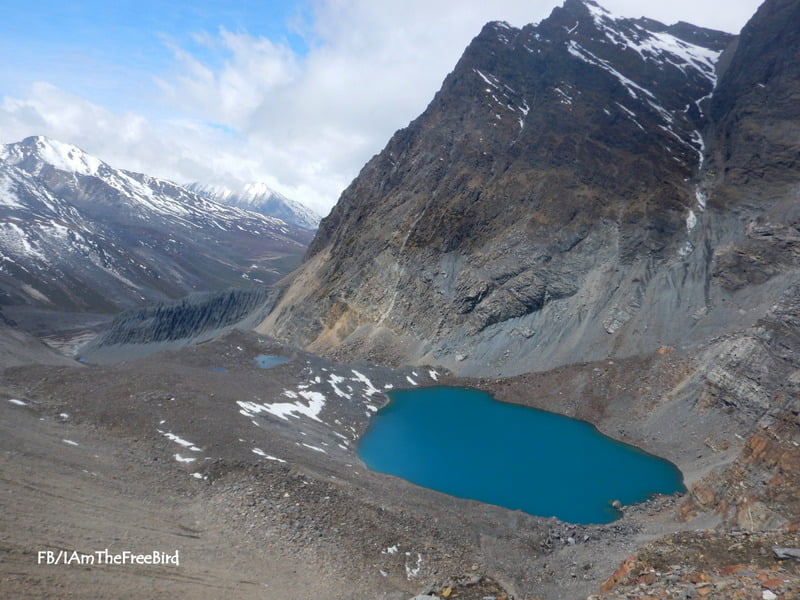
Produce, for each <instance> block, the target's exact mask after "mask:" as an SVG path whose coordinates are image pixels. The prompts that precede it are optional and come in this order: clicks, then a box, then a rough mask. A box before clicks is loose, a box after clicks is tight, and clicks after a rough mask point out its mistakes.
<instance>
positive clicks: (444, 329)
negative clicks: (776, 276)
mask: <svg viewBox="0 0 800 600" xmlns="http://www.w3.org/2000/svg"><path fill="white" fill-rule="evenodd" d="M735 41H736V38H735V37H734V36H733V35H731V34H727V33H723V32H719V31H712V30H708V29H703V28H700V27H695V26H693V25H690V24H688V23H677V24H674V25H669V26H668V25H664V24H662V23H659V22H657V21H654V20H651V19H644V18H643V19H627V18H619V17H615V16H614V15H612V14H610V13H608V12H607V11H606V10H604V9H603V8H601V7H600V6H599V5H597V4H596V3H594V2H592V1H590V0H585V1H581V0H567V1H566V2H565V3H564V5H563V6H562V7H557V8H555V9H554V10H553V11H552V14H551V15H550V16H549V17H548V18H547V19H545V20H543V21H542V22H541V23H539V24H530V25H527V26H525V27H523V28H522V29H517V28H514V27H511V26H509V25H508V24H506V23H501V22H493V23H489V24H487V25H486V26H485V27H484V28H483V30H482V31H481V32H480V33H479V35H478V36H477V37H476V38H475V39H474V40H473V41H472V42H471V44H470V45H469V46H468V47H467V49H466V50H465V52H464V54H463V56H462V57H461V59H460V60H459V62H458V64H457V65H456V67H455V69H454V70H453V72H452V73H450V74H449V75H448V76H447V78H446V79H445V81H444V83H443V85H442V88H441V89H440V90H439V92H438V93H437V94H436V95H435V97H434V98H433V100H432V102H431V103H430V104H429V106H428V107H427V108H426V110H425V111H424V112H423V114H422V115H421V116H420V117H418V118H417V119H415V120H414V121H413V122H412V123H411V124H410V125H409V126H408V127H407V128H405V129H403V130H401V131H399V132H397V133H396V134H395V135H394V136H393V137H392V138H391V140H390V141H389V143H388V144H387V146H386V148H385V149H384V150H383V151H382V152H381V153H380V154H378V155H377V156H376V157H374V158H373V159H372V160H371V161H370V162H369V163H367V165H366V166H365V167H364V168H363V169H362V171H361V173H360V174H359V175H358V177H357V178H356V179H355V180H354V181H353V182H352V184H351V185H350V186H349V187H348V188H347V189H346V190H345V191H344V192H343V194H342V196H341V198H340V199H339V202H338V204H337V205H336V207H335V208H334V209H333V211H332V212H331V214H330V215H329V216H328V217H327V218H325V219H323V221H322V222H321V225H320V228H319V230H318V232H317V235H316V237H315V239H314V241H313V242H312V243H311V246H310V248H309V252H308V255H307V257H306V260H305V262H304V264H303V266H302V267H301V268H300V269H299V270H298V271H297V272H296V273H295V274H294V275H293V276H292V280H291V282H289V283H288V284H287V287H286V288H285V290H284V292H283V296H282V300H281V301H280V302H279V304H278V305H277V307H276V309H275V310H274V311H273V313H272V314H271V315H270V316H269V317H268V319H267V320H265V321H264V323H263V324H262V325H261V326H260V328H259V329H260V330H261V331H265V332H270V333H272V334H273V335H277V336H278V337H281V338H282V339H286V340H290V341H292V342H293V343H296V344H300V345H304V346H306V347H308V348H310V349H313V350H315V351H319V352H324V353H330V354H336V355H337V356H341V357H356V356H368V357H372V358H374V359H377V360H383V361H386V362H389V363H398V362H406V361H410V362H428V363H431V364H441V365H444V366H447V367H448V368H450V369H452V370H454V371H455V372H459V373H462V374H491V375H496V374H513V373H521V372H526V371H530V370H541V369H546V368H550V367H554V366H558V365H561V364H567V363H571V362H575V361H586V360H595V359H599V358H605V357H606V356H625V355H633V354H638V353H641V352H648V351H654V350H655V349H657V348H658V347H660V346H663V345H680V344H684V343H689V342H692V341H693V340H699V339H704V338H705V336H706V335H708V334H709V332H710V331H712V330H713V331H715V332H716V333H718V334H719V333H723V332H725V331H727V330H729V328H730V327H739V326H740V325H741V324H742V323H741V322H740V318H739V317H735V315H736V314H737V313H736V312H735V311H738V310H739V309H741V310H743V311H745V313H747V314H748V315H751V316H752V318H755V314H756V313H752V314H751V313H749V312H748V311H750V310H751V309H753V308H754V307H756V306H760V305H761V303H762V302H764V301H765V299H764V298H763V297H761V296H757V295H751V296H749V297H747V298H745V297H742V298H737V299H736V302H729V300H733V299H732V298H729V297H728V296H727V294H728V293H729V292H728V291H726V290H725V289H723V288H722V287H720V286H714V285H712V284H713V283H714V281H713V279H714V276H713V273H714V272H715V268H717V264H716V263H715V261H714V259H715V247H719V248H721V247H724V246H726V245H728V244H733V243H734V241H735V240H738V239H740V238H742V237H744V236H745V235H746V233H745V230H744V227H743V226H742V223H741V222H740V221H739V218H738V217H737V216H736V215H734V214H732V213H730V212H726V211H724V210H722V211H718V210H716V208H717V206H718V205H717V204H716V203H715V204H714V205H713V208H714V210H713V211H711V210H710V206H709V205H708V202H709V200H708V198H709V197H710V196H712V195H714V194H713V192H712V191H711V190H710V189H709V184H708V181H707V178H706V177H705V176H704V175H701V174H700V170H701V168H702V167H703V166H704V157H705V155H706V146H707V143H708V140H707V137H706V136H707V135H708V134H709V131H710V130H709V128H710V127H711V124H712V121H711V117H710V115H709V111H710V110H711V107H710V106H709V105H710V104H711V105H713V106H716V104H713V103H712V102H710V99H714V97H715V86H716V85H717V81H718V74H717V67H718V65H721V64H731V65H733V64H735V63H736V60H737V59H736V58H735V57H734V58H733V59H730V55H731V53H734V48H733V46H734V45H735ZM729 47H730V48H731V49H730V50H726V49H728V48H729ZM743 50H744V45H743V44H740V45H739V48H738V50H736V54H738V53H740V52H742V51H743ZM723 53H724V54H726V57H727V58H725V60H723V59H722V58H721V57H722V55H723ZM731 68H733V66H731ZM714 131H716V130H714ZM715 202H716V201H715ZM734 307H735V309H734ZM748 318H750V317H748ZM745 320H747V319H745ZM751 322H752V321H751Z"/></svg>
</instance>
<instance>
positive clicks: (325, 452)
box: [300, 443, 328, 454]
mask: <svg viewBox="0 0 800 600" xmlns="http://www.w3.org/2000/svg"><path fill="white" fill-rule="evenodd" d="M300 445H301V446H305V447H306V448H310V449H311V450H314V451H316V452H322V453H323V454H327V453H328V451H327V450H323V449H322V448H318V447H317V446H312V445H311V444H306V443H302V444H300Z"/></svg>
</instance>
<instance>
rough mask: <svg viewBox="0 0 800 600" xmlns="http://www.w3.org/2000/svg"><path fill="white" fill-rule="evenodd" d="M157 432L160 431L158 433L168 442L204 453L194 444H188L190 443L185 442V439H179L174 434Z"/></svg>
mask: <svg viewBox="0 0 800 600" xmlns="http://www.w3.org/2000/svg"><path fill="white" fill-rule="evenodd" d="M156 431H158V433H160V434H161V435H163V436H164V437H165V438H167V439H168V440H170V441H172V442H175V443H176V444H179V445H181V446H183V447H184V448H188V449H189V450H191V451H192V452H202V450H201V449H200V448H198V447H197V446H195V445H194V444H193V443H192V442H188V441H186V440H184V439H183V438H180V437H178V436H177V435H175V434H174V433H171V432H164V431H161V430H160V429H156Z"/></svg>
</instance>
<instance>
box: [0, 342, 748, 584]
mask: <svg viewBox="0 0 800 600" xmlns="http://www.w3.org/2000/svg"><path fill="white" fill-rule="evenodd" d="M259 354H278V355H282V356H285V357H286V358H287V359H289V360H288V362H286V363H284V364H282V365H279V366H276V367H273V368H271V369H258V368H256V367H255V366H254V358H255V357H256V356H257V355H259ZM633 366H634V365H632V364H630V363H629V364H619V365H616V366H615V365H611V364H609V365H605V366H604V365H600V366H592V367H590V368H586V367H585V366H584V367H582V368H580V369H579V368H577V367H576V368H575V369H574V370H571V371H570V370H561V371H559V370H557V371H556V372H549V373H547V374H539V375H531V376H522V377H521V378H512V379H508V380H475V381H468V382H464V381H462V380H457V381H452V382H456V383H462V384H463V383H467V384H470V385H475V386H476V387H482V388H484V389H490V390H491V391H493V392H494V393H495V394H496V395H497V396H498V397H499V398H500V399H503V400H514V401H521V400H520V399H522V400H523V401H524V403H527V404H531V405H536V404H537V403H538V404H540V405H542V407H545V408H550V409H553V407H554V406H556V405H557V406H558V407H560V409H561V412H564V413H567V414H571V415H572V416H578V417H581V418H585V419H587V420H590V421H592V422H594V423H595V424H597V425H598V427H599V428H600V429H601V430H603V431H605V432H607V433H614V434H616V436H617V437H621V438H626V439H627V440H628V441H632V442H636V443H638V444H639V445H641V446H642V447H644V448H645V449H647V450H650V451H656V450H665V449H666V450H667V452H662V455H666V456H667V457H668V458H670V459H672V460H673V461H675V462H676V463H677V464H679V466H681V467H682V468H683V469H685V471H684V472H687V471H691V470H695V471H697V475H696V476H698V477H699V476H700V475H702V474H703V473H704V472H707V471H708V468H709V466H710V465H713V464H717V463H720V462H724V461H725V460H726V457H727V454H726V453H725V452H719V451H718V452H713V451H711V449H710V448H709V447H708V445H707V444H704V443H703V438H702V437H701V438H700V439H696V435H695V433H696V432H693V431H691V430H687V431H688V433H687V434H686V435H685V436H684V438H685V439H681V438H680V436H677V434H676V431H675V430H677V429H680V427H681V425H680V423H681V420H682V419H683V420H688V419H690V418H691V416H692V415H691V413H690V411H689V408H687V406H685V403H684V402H683V401H682V400H681V399H680V398H679V397H673V398H669V399H666V400H665V399H663V398H662V395H661V392H662V391H663V390H666V389H671V388H670V386H674V381H675V380H676V379H679V378H680V377H682V376H683V375H682V371H681V369H684V368H686V367H685V365H682V363H681V362H680V361H679V360H678V359H676V358H674V357H655V358H652V359H648V361H645V362H643V363H640V364H638V365H635V366H636V369H637V371H636V372H635V373H634V370H633ZM597 369H600V370H602V371H603V372H601V373H600V375H598V372H599V371H598V370H597ZM586 373H588V375H586ZM626 373H627V374H628V375H627V379H626V375H625V374H626ZM643 373H644V376H645V377H650V380H649V385H650V386H651V391H652V393H651V394H649V395H648V394H645V400H647V399H648V398H650V399H651V400H652V402H650V401H646V402H645V403H644V404H643V405H642V406H643V408H641V409H640V410H639V409H637V410H639V413H641V416H642V418H641V419H630V418H625V416H627V417H630V416H631V411H632V410H633V409H632V408H631V406H629V405H628V404H626V403H627V402H628V400H626V398H628V396H625V395H622V396H617V400H616V401H612V394H613V393H614V392H615V390H616V388H615V386H631V387H632V386H633V383H632V381H633V379H634V377H636V378H639V379H640V380H641V378H642V377H643ZM443 376H444V374H443V373H436V372H435V371H432V370H430V369H421V368H411V367H409V368H405V369H401V370H391V369H387V368H382V367H377V366H374V365H369V364H365V363H360V364H350V365H347V364H337V363H333V362H329V361H325V360H322V359H319V358H316V357H313V356H311V355H308V354H305V353H303V352H300V351H297V350H295V349H292V348H288V347H286V346H283V345H281V344H278V343H276V342H274V341H272V340H270V339H268V338H265V337H263V336H258V335H257V334H253V333H245V332H233V333H232V334H229V335H227V336H225V337H224V338H222V339H220V340H216V341H213V342H208V343H205V344H200V345H198V346H194V347H190V348H184V349H182V350H180V351H174V352H165V353H160V354H157V355H154V356H150V357H147V358H144V359H139V360H134V361H130V362H126V363H121V364H118V365H116V366H104V367H99V366H84V367H52V366H49V367H46V366H35V367H17V368H11V369H6V370H5V371H4V372H3V377H2V380H0V416H2V423H3V425H2V427H3V435H2V437H1V438H0V440H1V441H0V444H2V449H3V454H2V457H3V458H2V465H3V467H2V480H3V491H2V505H1V506H0V514H2V516H1V517H0V518H2V520H3V526H2V528H0V531H2V554H1V555H0V558H1V559H2V562H0V578H1V579H0V581H1V582H2V589H3V590H4V594H5V590H9V592H8V594H5V595H6V596H7V597H42V598H49V597H52V598H68V597H75V598H83V597H96V598H103V597H109V598H112V597H113V598H120V597H142V596H147V597H166V596H175V595H182V596H184V597H188V598H218V597H220V596H221V595H224V594H228V595H232V596H233V597H237V598H250V597H253V598H265V599H274V600H278V599H284V598H285V599H297V598H326V599H332V600H333V599H338V598H342V599H345V598H365V599H367V598H370V599H373V598H374V599H379V598H384V599H387V600H405V599H407V598H410V597H412V596H414V595H415V594H422V593H436V594H437V595H438V596H439V597H459V598H462V599H465V598H466V599H467V600H469V599H470V598H473V597H474V598H481V599H482V598H485V597H496V598H501V597H502V596H504V595H507V596H509V597H511V596H514V597H516V598H528V597H542V598H549V599H552V600H557V599H565V600H567V599H569V600H572V599H575V598H586V597H587V596H588V595H590V594H592V593H597V592H598V590H599V589H600V585H601V584H602V583H603V582H604V581H606V580H607V579H608V578H609V577H610V575H611V574H612V573H613V572H614V570H615V569H616V568H617V567H618V565H619V564H620V562H621V561H623V560H624V559H625V558H626V557H627V556H629V555H631V554H634V553H635V552H636V551H637V550H638V549H639V548H641V547H642V546H643V545H644V544H646V543H647V542H651V541H653V540H657V539H658V538H659V537H660V536H663V535H665V534H670V533H672V532H675V531H679V530H682V529H688V530H694V529H707V528H709V527H713V526H714V525H716V524H717V523H718V519H717V520H715V519H714V517H713V516H711V517H709V516H708V515H705V514H703V515H700V516H699V517H698V518H697V519H696V520H695V521H693V522H690V523H680V522H678V520H677V518H676V514H677V510H676V507H677V505H678V504H679V502H680V499H679V498H677V497H658V498H655V499H653V500H651V501H650V502H648V503H645V504H643V505H639V506H636V507H628V508H626V510H625V514H624V516H623V518H621V519H620V520H618V521H616V522H614V523H610V524H607V525H583V526H576V525H570V524H567V523H562V522H560V521H558V520H556V519H541V518H537V517H532V516H530V515H526V514H523V513H520V512H518V511H509V510H506V509H502V508H499V507H494V506H488V505H484V504H481V503H478V502H473V501H468V500H460V499H456V498H452V497H450V496H446V495H444V494H439V493H437V492H434V491H431V490H426V489H422V488H419V487H417V486H414V485H412V484H410V483H408V482H405V481H403V480H400V479H397V478H395V477H391V476H386V475H381V474H376V473H371V472H370V471H369V470H367V469H366V468H365V467H364V465H363V463H361V461H360V460H359V459H358V457H357V456H356V453H355V449H354V448H355V446H356V444H357V439H358V437H359V435H360V434H361V433H362V432H363V430H364V429H365V428H366V426H367V425H368V423H369V418H370V416H371V415H372V414H374V412H375V410H377V409H378V408H379V407H380V406H382V405H383V404H384V403H385V402H386V401H387V399H386V397H385V396H384V395H383V393H382V392H384V391H386V390H387V389H388V387H389V386H391V387H395V388H397V387H410V386H411V385H413V384H417V385H432V384H434V383H437V380H438V382H442V381H445V378H444V377H443ZM579 376H580V377H583V376H586V377H590V378H594V379H592V380H591V381H592V382H593V387H592V389H594V390H596V394H595V396H593V397H592V398H593V399H592V400H591V401H590V402H587V403H580V402H578V401H577V394H578V392H569V391H568V390H575V389H578V387H579V386H578V385H577V383H579V381H578V380H577V379H576V378H577V377H579ZM567 383H569V384H570V385H567ZM559 386H560V387H559ZM337 390H338V391H337ZM545 390H550V391H549V392H545ZM559 390H560V391H561V392H562V393H561V394H559ZM632 390H633V387H632ZM571 393H574V394H576V396H575V397H572V396H570V394H571ZM315 394H321V395H322V396H323V397H324V403H323V404H322V405H321V406H319V405H316V406H317V408H316V409H315V408H314V407H315V401H316V400H317V399H319V396H317V395H315ZM631 394H633V391H631ZM11 399H14V400H18V401H19V402H24V403H25V405H21V404H19V402H9V400H11ZM534 399H535V401H534ZM298 407H302V410H301V409H300V408H298ZM667 408H669V410H670V411H671V414H670V416H671V419H666V418H665V417H664V414H665V411H666V409H667ZM303 411H305V412H303ZM315 411H316V412H315ZM637 414H638V413H637ZM712 417H713V419H712ZM716 417H717V415H708V417H707V418H708V419H709V420H713V421H714V425H713V427H709V428H708V429H707V431H708V433H707V435H706V436H705V437H707V436H708V435H716V434H715V431H717V430H720V431H722V429H724V428H727V427H732V425H731V423H730V422H728V421H725V420H724V419H722V420H720V419H718V418H716ZM704 418H706V417H704ZM695 420H696V421H697V419H695ZM667 421H669V422H673V421H674V423H675V424H673V425H672V430H670V431H668V432H667V433H669V435H672V436H673V438H675V437H677V438H678V442H679V443H680V445H681V448H680V449H676V448H673V447H672V446H670V445H668V444H666V443H665V441H664V438H663V436H661V435H659V431H660V429H661V428H662V427H663V426H664V424H665V423H666V422H667ZM700 425H702V423H698V426H700ZM684 429H686V428H684ZM64 440H69V441H70V442H75V443H77V444H78V445H74V444H72V443H69V442H65V441H64ZM734 451H735V448H734V449H730V452H731V453H732V452H734ZM691 476H695V475H691ZM104 548H109V549H112V550H120V551H121V550H126V549H128V550H131V551H137V552H142V551H150V550H153V549H159V550H164V551H174V550H179V551H180V555H181V565H180V567H174V566H169V567H168V566H131V565H128V566H91V567H87V566H75V565H70V566H63V565H59V566H48V565H40V564H37V557H38V554H37V553H38V552H39V551H40V550H69V551H71V550H78V551H80V552H85V553H90V552H92V551H95V550H100V549H104ZM448 590H449V592H448Z"/></svg>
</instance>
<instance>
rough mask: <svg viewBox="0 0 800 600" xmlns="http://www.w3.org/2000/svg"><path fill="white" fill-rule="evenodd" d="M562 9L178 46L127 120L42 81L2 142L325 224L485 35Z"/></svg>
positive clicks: (332, 19)
mask: <svg viewBox="0 0 800 600" xmlns="http://www.w3.org/2000/svg"><path fill="white" fill-rule="evenodd" d="M558 3H559V4H560V2H558ZM601 3H602V4H603V5H605V6H607V7H608V8H609V9H610V10H612V11H613V12H616V13H617V14H620V15H626V16H627V15H630V16H638V15H639V13H641V12H646V13H648V16H653V17H654V18H658V19H661V20H664V21H667V22H674V21H676V20H678V19H683V20H687V21H693V20H694V21H697V22H698V23H699V24H702V25H707V26H709V25H711V26H713V25H714V23H715V22H719V18H721V15H720V14H721V13H725V16H727V17H730V18H739V19H740V20H741V21H742V22H743V21H744V19H745V18H746V15H749V14H750V13H752V12H753V10H754V8H755V5H756V3H757V0H737V1H731V2H730V3H728V4H726V10H725V11H719V9H718V3H717V0H692V2H691V3H690V2H687V0H670V1H669V2H666V1H664V2H660V1H659V2H656V1H651V2H649V3H648V4H647V5H646V6H644V7H642V6H641V3H640V2H636V3H634V2H633V0H607V1H605V2H601ZM555 4H556V2H555V1H554V0H541V1H530V0H494V1H493V2H492V3H486V2H485V1H484V0H459V1H457V2H456V1H452V2H451V1H444V0H441V1H435V2H431V0H406V1H405V2H402V3H401V2H374V0H315V1H314V2H313V3H312V4H311V5H310V10H309V11H307V12H305V13H303V15H302V16H303V18H302V19H301V18H298V20H297V21H296V22H295V23H294V24H293V27H294V28H295V31H296V32H297V33H299V34H300V35H302V36H303V37H304V39H305V42H306V48H307V50H305V51H304V52H301V53H298V52H297V51H295V50H294V49H293V48H292V47H290V46H289V45H288V44H287V43H285V42H281V41H275V40H270V39H267V38H265V37H261V36H258V35H255V34H253V33H251V32H246V31H235V32H234V31H229V30H227V29H219V30H217V31H213V32H196V35H194V37H193V38H192V39H191V42H187V41H186V40H184V41H183V42H182V43H181V42H178V41H175V40H174V39H173V40H168V41H165V42H164V47H165V48H166V49H167V50H168V51H169V52H170V53H171V67H170V68H169V69H168V70H166V71H162V72H159V73H147V72H142V73H139V74H138V77H139V81H136V80H134V81H130V80H126V81H118V82H109V85H108V86H107V87H116V88H117V89H118V90H119V97H118V98H117V99H116V101H115V102H114V103H113V105H114V106H115V107H123V109H121V110H119V109H114V110H112V109H109V108H107V107H105V106H102V105H100V104H98V103H97V102H91V101H89V100H88V99H86V98H84V97H82V96H80V95H76V94H71V93H68V92H66V91H64V90H63V89H60V88H58V87H56V86H54V85H52V83H46V82H41V81H40V82H33V83H31V84H29V87H28V89H27V90H26V91H25V92H24V93H18V94H16V96H21V97H11V96H6V97H5V98H3V100H2V103H0V131H2V136H3V138H4V139H3V140H2V141H5V142H11V141H16V140H18V139H21V138H23V137H25V136H28V135H33V134H43V135H48V136H51V137H54V138H58V139H62V140H64V141H67V142H71V143H74V144H76V145H78V146H81V147H82V148H84V149H85V150H86V151H88V152H90V153H93V154H95V155H97V156H99V157H100V158H102V159H103V160H106V161H107V162H109V163H110V164H112V165H114V166H120V167H123V168H127V169H130V170H138V171H142V172H146V173H150V174H153V175H156V176H160V177H165V178H169V179H173V180H175V181H178V182H182V183H184V182H188V181H192V180H202V181H208V182H211V183H214V182H219V183H234V182H237V181H252V180H258V181H264V182H265V183H267V184H268V185H270V186H272V187H274V188H275V189H277V190H279V191H281V192H282V193H284V194H286V195H288V196H290V197H293V198H295V199H297V200H300V201H302V202H305V203H306V204H308V205H309V206H311V207H312V208H315V209H316V210H318V211H320V212H322V213H323V214H324V213H326V212H327V210H328V209H329V208H330V207H331V206H332V204H333V203H334V202H335V200H336V199H337V197H338V195H339V193H340V192H341V190H342V189H344V187H346V186H347V184H348V183H349V182H350V181H351V180H352V178H353V177H355V176H356V174H357V173H358V171H359V169H360V168H361V167H362V166H363V165H364V163H365V162H366V161H367V160H368V159H369V158H370V157H371V156H372V155H373V154H375V153H377V152H379V151H380V150H381V148H382V147H383V146H384V145H385V144H386V142H387V141H388V139H389V137H390V136H391V135H392V133H393V132H394V131H395V130H397V129H399V128H401V127H404V126H405V125H407V124H408V122H409V121H410V120H411V119H413V118H414V117H416V116H417V115H419V114H420V113H421V112H422V111H423V110H424V108H425V106H426V105H427V103H428V102H429V101H430V100H431V98H432V97H433V95H434V93H435V92H436V90H437V89H438V88H439V86H440V85H441V82H442V80H443V79H444V77H445V76H446V74H447V73H448V72H449V71H450V70H452V68H453V67H454V66H455V64H456V62H457V60H458V58H459V57H460V55H461V53H462V52H463V50H464V48H465V47H466V45H467V44H468V43H469V41H470V39H471V38H472V37H474V36H475V35H476V34H477V33H478V32H479V31H480V28H481V27H482V25H483V24H484V23H485V22H487V21H490V20H495V19H503V20H507V21H509V22H510V23H511V24H513V25H516V26H522V25H524V24H526V23H528V22H533V21H539V20H541V19H542V18H544V17H546V16H547V14H549V12H550V11H551V10H552V8H553V6H554V5H555ZM704 11H705V12H704ZM739 14H741V16H738V17H737V16H736V15H739ZM679 15H680V16H679ZM731 15H733V17H731ZM715 19H717V21H715ZM739 25H741V23H740V24H739ZM717 26H718V27H722V28H725V27H723V26H722V25H717ZM736 28H738V26H736ZM126 75H127V76H128V77H130V76H131V74H130V73H126ZM88 76H89V75H88V74H87V77H88ZM154 81H155V83H156V89H157V90H158V92H157V93H158V94H160V96H159V97H158V98H154V99H153V100H152V102H151V104H146V105H142V104H141V102H139V104H136V105H133V104H128V105H127V106H137V107H138V108H137V109H136V110H135V111H134V110H124V107H125V106H126V104H125V93H126V91H128V92H129V91H130V89H131V87H132V86H133V87H136V86H138V87H140V88H148V87H150V86H151V85H152V83H153V82H154ZM112 84H115V85H112ZM78 87H79V86H77V85H76V86H71V88H70V89H73V90H75V89H77V88H78ZM103 101H105V98H104V99H103Z"/></svg>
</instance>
